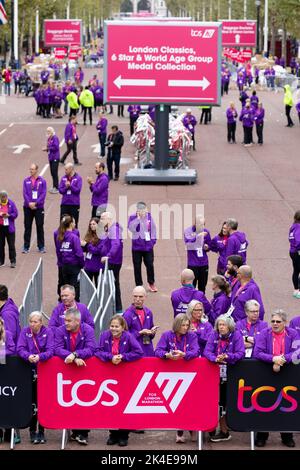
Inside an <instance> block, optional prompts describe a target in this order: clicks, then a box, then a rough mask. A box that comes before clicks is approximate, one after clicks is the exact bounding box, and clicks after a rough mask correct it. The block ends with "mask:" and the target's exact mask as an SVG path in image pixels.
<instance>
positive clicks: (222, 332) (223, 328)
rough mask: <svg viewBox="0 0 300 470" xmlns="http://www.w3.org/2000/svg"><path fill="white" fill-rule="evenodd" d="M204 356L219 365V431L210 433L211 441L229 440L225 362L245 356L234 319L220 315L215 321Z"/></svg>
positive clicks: (241, 339)
mask: <svg viewBox="0 0 300 470" xmlns="http://www.w3.org/2000/svg"><path fill="white" fill-rule="evenodd" d="M204 356H205V357H206V358H207V359H208V360H209V361H211V362H214V363H215V364H219V367H220V395H219V407H220V423H219V424H220V431H219V432H218V433H215V432H212V433H210V436H211V437H210V441H211V442H221V441H229V439H231V435H230V434H229V430H228V427H227V423H226V395H227V364H235V363H236V362H237V361H240V360H241V359H243V358H244V356H245V346H244V341H243V337H242V335H241V333H240V332H239V331H237V330H236V329H235V323H234V320H233V319H232V318H231V317H227V316H226V315H220V316H219V317H218V318H217V320H216V323H215V331H213V333H212V334H211V335H210V337H209V338H208V340H207V343H206V347H205V350H204Z"/></svg>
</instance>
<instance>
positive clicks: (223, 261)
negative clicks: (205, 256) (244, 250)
mask: <svg viewBox="0 0 300 470" xmlns="http://www.w3.org/2000/svg"><path fill="white" fill-rule="evenodd" d="M227 240H228V238H223V237H220V235H216V236H215V237H214V238H213V239H212V240H211V242H210V249H211V251H213V252H214V253H219V258H218V265H217V272H218V273H220V272H223V273H225V271H226V265H227V258H226V244H227Z"/></svg>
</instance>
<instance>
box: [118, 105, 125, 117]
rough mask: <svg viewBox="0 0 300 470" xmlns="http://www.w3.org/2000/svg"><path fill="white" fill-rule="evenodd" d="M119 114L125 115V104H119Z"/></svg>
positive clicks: (120, 115)
mask: <svg viewBox="0 0 300 470" xmlns="http://www.w3.org/2000/svg"><path fill="white" fill-rule="evenodd" d="M118 116H119V117H124V105H123V104H118Z"/></svg>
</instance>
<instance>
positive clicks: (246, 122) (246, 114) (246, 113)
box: [240, 107, 254, 127]
mask: <svg viewBox="0 0 300 470" xmlns="http://www.w3.org/2000/svg"><path fill="white" fill-rule="evenodd" d="M240 121H241V122H242V123H243V126H244V127H253V121H254V112H253V108H246V107H245V108H243V109H242V111H241V114H240Z"/></svg>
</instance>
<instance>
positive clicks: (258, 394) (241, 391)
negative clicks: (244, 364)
mask: <svg viewBox="0 0 300 470" xmlns="http://www.w3.org/2000/svg"><path fill="white" fill-rule="evenodd" d="M297 391H298V388H297V387H294V386H292V385H287V386H286V387H283V388H282V389H281V390H280V391H279V392H277V390H276V388H275V387H271V386H268V385H265V386H263V387H258V388H257V389H253V387H250V386H246V385H245V381H244V379H240V380H239V388H238V402H237V407H238V410H239V411H240V412H241V413H251V412H252V411H260V412H261V413H270V412H272V411H274V410H276V409H277V408H278V407H279V410H280V411H283V412H284V413H292V412H293V411H295V410H296V409H297V407H298V402H297V400H296V399H295V398H293V397H292V396H290V395H289V394H288V392H297ZM246 392H248V393H249V392H250V393H251V406H248V407H246V406H244V396H245V393H246ZM266 393H268V394H270V393H271V394H272V397H274V400H275V401H274V403H273V405H271V406H267V407H266V406H262V405H261V404H260V403H259V399H262V398H263V394H266ZM282 400H285V401H286V402H288V403H289V405H290V406H280V405H281V402H282Z"/></svg>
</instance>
